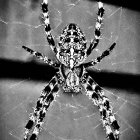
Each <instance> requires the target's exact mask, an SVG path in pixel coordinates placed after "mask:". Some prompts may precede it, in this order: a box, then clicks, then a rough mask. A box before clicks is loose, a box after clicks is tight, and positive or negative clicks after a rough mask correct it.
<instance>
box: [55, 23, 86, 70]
mask: <svg viewBox="0 0 140 140" xmlns="http://www.w3.org/2000/svg"><path fill="white" fill-rule="evenodd" d="M56 49H57V55H56V56H57V58H58V59H59V60H60V62H61V63H62V64H64V65H65V66H67V67H69V68H70V69H73V68H74V67H76V66H78V65H79V64H81V63H82V62H83V61H84V60H85V59H86V39H85V36H84V34H83V33H82V31H81V29H80V28H79V27H78V26H77V25H76V24H74V23H70V24H69V25H67V26H66V28H65V29H64V30H63V33H62V34H61V35H60V42H59V43H58V46H57V48H56Z"/></svg>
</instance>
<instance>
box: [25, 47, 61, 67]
mask: <svg viewBox="0 0 140 140" xmlns="http://www.w3.org/2000/svg"><path fill="white" fill-rule="evenodd" d="M22 48H23V49H25V50H26V51H27V52H29V53H30V54H32V55H34V56H36V57H37V58H38V59H40V60H43V61H44V62H45V63H47V64H48V65H50V66H53V67H57V68H58V67H59V66H60V64H59V63H57V62H53V61H52V60H51V59H49V58H48V57H46V56H44V55H43V54H41V53H39V52H36V51H34V50H32V49H30V48H28V47H26V46H22Z"/></svg>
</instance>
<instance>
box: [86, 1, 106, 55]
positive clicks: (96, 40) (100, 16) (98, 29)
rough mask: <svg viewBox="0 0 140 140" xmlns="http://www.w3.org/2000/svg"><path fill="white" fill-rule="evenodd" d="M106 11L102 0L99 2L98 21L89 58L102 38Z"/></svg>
mask: <svg viewBox="0 0 140 140" xmlns="http://www.w3.org/2000/svg"><path fill="white" fill-rule="evenodd" d="M104 11H105V10H104V8H103V3H102V2H101V1H100V0H98V13H97V21H96V24H95V33H94V39H93V40H91V42H90V46H89V48H88V49H87V56H89V55H90V54H91V52H92V51H93V49H95V48H96V46H97V45H98V43H99V39H100V37H101V25H102V20H103V15H104Z"/></svg>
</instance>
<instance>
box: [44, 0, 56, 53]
mask: <svg viewBox="0 0 140 140" xmlns="http://www.w3.org/2000/svg"><path fill="white" fill-rule="evenodd" d="M42 14H43V20H44V23H45V33H46V38H47V41H48V43H49V45H50V47H51V49H52V51H53V52H54V53H57V50H56V46H55V41H54V38H53V36H52V34H51V26H50V19H49V11H48V0H43V2H42Z"/></svg>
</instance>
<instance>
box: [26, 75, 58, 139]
mask: <svg viewBox="0 0 140 140" xmlns="http://www.w3.org/2000/svg"><path fill="white" fill-rule="evenodd" d="M57 80H58V79H57V76H54V77H53V78H52V79H51V81H50V82H49V83H48V85H47V86H46V87H45V88H44V90H43V91H42V93H41V96H40V97H39V98H38V100H37V104H36V107H35V108H34V112H33V113H32V114H31V116H30V119H29V121H28V123H27V124H26V126H25V135H24V140H37V136H38V135H39V132H40V130H41V126H42V124H43V119H44V118H45V115H46V112H47V111H48V109H49V107H50V105H52V103H53V101H54V100H55V98H56V96H58V94H57V93H58V91H59V88H58V81H57ZM32 130H33V131H32ZM31 131H32V133H31ZM30 133H31V134H30Z"/></svg>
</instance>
